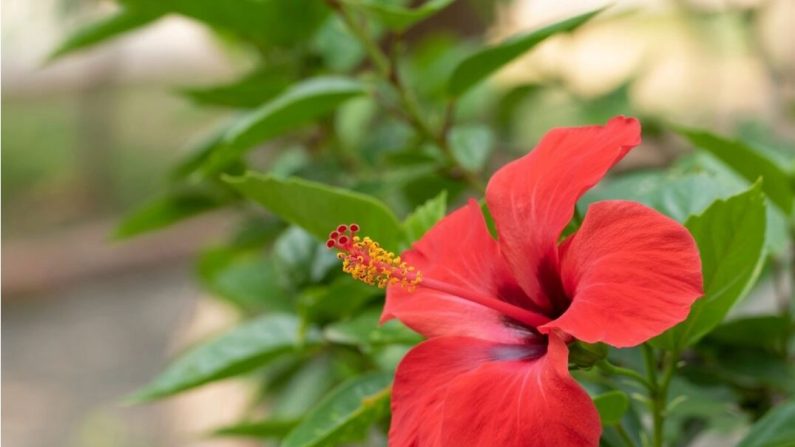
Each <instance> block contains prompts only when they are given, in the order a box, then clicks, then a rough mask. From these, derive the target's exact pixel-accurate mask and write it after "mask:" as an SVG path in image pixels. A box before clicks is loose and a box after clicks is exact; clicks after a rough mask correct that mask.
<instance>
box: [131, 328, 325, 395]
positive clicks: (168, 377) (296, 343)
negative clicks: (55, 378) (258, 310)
mask: <svg viewBox="0 0 795 447" xmlns="http://www.w3.org/2000/svg"><path fill="white" fill-rule="evenodd" d="M318 341H319V338H318V334H316V333H315V332H310V333H309V334H307V335H306V336H302V335H301V333H300V325H299V322H298V319H296V318H295V317H294V316H290V315H280V314H273V315H266V316H264V317H260V318H257V319H255V320H252V321H249V322H246V323H244V324H242V325H240V326H238V327H236V328H234V329H232V330H231V331H229V332H227V333H226V334H224V335H221V336H220V337H218V338H215V339H213V340H210V341H209V342H207V343H204V344H202V345H199V346H197V347H195V348H194V349H192V350H190V351H189V352H187V353H185V354H184V355H182V356H180V357H179V358H178V359H177V360H176V361H174V362H173V363H172V364H171V365H170V366H169V367H168V368H166V370H165V371H163V372H162V373H161V374H160V375H159V376H157V378H155V379H154V380H153V381H152V382H151V383H150V384H149V385H147V386H146V387H144V388H143V389H141V390H140V391H138V392H137V393H135V394H134V395H133V396H132V398H131V399H132V400H133V401H147V400H153V399H159V398H162V397H166V396H170V395H172V394H176V393H179V392H180V391H183V390H187V389H189V388H194V387H197V386H199V385H203V384H205V383H208V382H212V381H216V380H220V379H224V378H227V377H231V376H235V375H238V374H242V373H245V372H248V371H251V370H253V369H256V368H258V367H261V366H263V365H264V364H266V363H267V362H268V361H270V360H272V359H274V358H276V357H278V356H280V355H282V354H286V353H290V352H296V351H300V350H302V349H305V348H307V347H309V346H312V345H314V344H316V343H317V342H318Z"/></svg>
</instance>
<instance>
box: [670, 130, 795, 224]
mask: <svg viewBox="0 0 795 447" xmlns="http://www.w3.org/2000/svg"><path fill="white" fill-rule="evenodd" d="M677 132H678V133H679V134H681V135H682V136H684V137H685V138H687V139H688V140H690V142H691V143H692V144H693V145H695V146H697V147H700V148H702V149H704V150H706V151H708V152H710V153H711V154H713V155H714V156H716V157H717V158H719V159H720V160H721V161H723V162H724V163H726V164H727V165H729V166H730V167H731V168H732V169H733V170H734V171H736V172H737V173H738V174H740V175H742V176H743V177H744V178H745V179H746V180H748V181H749V182H754V181H756V180H757V179H758V178H760V177H762V178H763V179H764V183H762V190H763V191H764V192H765V194H766V195H767V196H768V197H769V198H770V200H771V201H772V202H773V203H775V204H776V206H778V207H779V208H780V209H781V210H782V211H784V213H786V214H790V213H791V212H792V200H793V194H794V193H795V192H794V191H793V179H792V178H791V176H790V175H789V173H787V172H786V171H784V170H782V169H781V168H780V167H779V165H778V164H777V163H776V162H775V161H773V160H771V159H770V158H768V157H767V155H765V154H764V152H762V151H760V150H757V149H755V148H753V147H752V146H749V145H747V144H745V143H744V142H741V141H737V140H730V139H727V138H724V137H720V136H717V135H715V134H712V133H709V132H706V131H703V130H694V129H678V130H677Z"/></svg>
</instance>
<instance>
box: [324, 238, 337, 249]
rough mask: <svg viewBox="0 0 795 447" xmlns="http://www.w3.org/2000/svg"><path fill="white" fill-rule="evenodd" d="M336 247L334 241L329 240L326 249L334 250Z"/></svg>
mask: <svg viewBox="0 0 795 447" xmlns="http://www.w3.org/2000/svg"><path fill="white" fill-rule="evenodd" d="M335 245H337V243H336V242H334V239H329V240H327V241H326V247H328V248H332V247H334V246H335Z"/></svg>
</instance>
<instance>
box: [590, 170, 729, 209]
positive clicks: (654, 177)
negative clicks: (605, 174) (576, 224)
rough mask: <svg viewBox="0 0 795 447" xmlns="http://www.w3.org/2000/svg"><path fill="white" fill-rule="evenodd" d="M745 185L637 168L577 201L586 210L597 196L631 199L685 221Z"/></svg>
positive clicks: (692, 175)
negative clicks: (727, 183)
mask: <svg viewBox="0 0 795 447" xmlns="http://www.w3.org/2000/svg"><path fill="white" fill-rule="evenodd" d="M744 189H745V188H743V187H742V186H739V185H738V186H735V185H731V186H729V185H725V184H723V183H721V182H720V181H718V179H716V178H715V177H714V176H712V175H709V174H706V173H703V172H699V173H686V174H680V173H677V172H659V171H640V172H633V173H630V174H625V175H622V176H619V177H615V178H608V179H605V180H604V181H602V182H600V183H599V184H598V185H597V186H596V188H594V189H592V190H591V191H588V192H587V193H586V194H585V196H584V197H583V199H582V200H581V201H580V202H579V203H578V205H579V209H580V210H582V211H585V210H586V209H587V206H588V205H590V204H591V203H593V202H598V201H600V200H615V199H621V200H632V201H634V202H640V203H642V204H644V205H647V206H650V207H652V208H654V209H656V210H657V211H659V212H661V213H663V214H665V215H667V216H669V217H672V218H674V219H676V220H678V221H680V222H684V221H685V220H687V218H688V217H690V216H692V215H694V214H698V213H701V212H703V211H704V210H705V209H706V208H707V207H708V206H709V205H711V204H712V203H713V202H714V201H715V200H718V199H724V198H726V197H729V196H731V195H732V194H736V193H738V192H741V191H743V190H744ZM693 191H698V194H693Z"/></svg>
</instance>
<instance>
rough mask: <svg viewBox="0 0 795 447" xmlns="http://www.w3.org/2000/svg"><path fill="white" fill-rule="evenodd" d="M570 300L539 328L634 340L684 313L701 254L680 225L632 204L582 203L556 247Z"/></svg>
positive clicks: (625, 342) (696, 286)
mask: <svg viewBox="0 0 795 447" xmlns="http://www.w3.org/2000/svg"><path fill="white" fill-rule="evenodd" d="M561 277H562V280H563V287H564V289H565V290H566V293H567V294H568V296H570V297H572V302H571V306H570V307H569V308H568V309H567V310H566V312H565V313H564V314H563V315H561V316H560V318H558V319H557V320H554V321H552V322H550V323H548V324H546V325H544V326H542V327H541V329H542V330H544V331H547V330H549V329H551V328H559V329H561V330H563V331H565V332H567V333H569V334H571V335H573V336H574V337H576V338H578V339H580V340H584V341H587V342H589V343H595V342H605V343H608V344H610V345H613V346H617V347H626V346H634V345H637V344H640V343H643V342H644V341H646V340H648V339H649V338H651V337H654V336H656V335H658V334H660V333H662V332H664V331H665V330H666V329H668V328H670V327H672V326H674V325H675V324H677V323H679V322H681V321H682V320H684V319H685V318H687V314H688V313H689V312H690V306H691V305H692V304H693V302H694V301H695V300H696V299H698V298H699V297H700V296H701V295H703V285H702V274H701V259H700V257H699V253H698V247H697V246H696V242H695V241H694V240H693V237H692V236H691V235H690V233H688V231H687V229H685V227H683V226H682V225H681V224H679V223H678V222H676V221H675V220H673V219H670V218H668V217H666V216H663V215H662V214H660V213H658V212H657V211H655V210H653V209H651V208H647V207H645V206H643V205H641V204H639V203H634V202H626V201H622V200H611V201H604V202H597V203H594V204H593V205H591V206H590V208H589V209H588V212H587V214H586V216H585V220H584V221H583V224H582V227H580V229H579V230H578V231H577V232H576V233H575V234H574V235H572V236H571V237H570V238H569V240H567V241H566V243H565V244H563V245H562V246H561Z"/></svg>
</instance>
